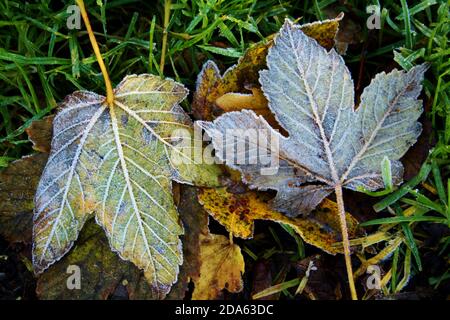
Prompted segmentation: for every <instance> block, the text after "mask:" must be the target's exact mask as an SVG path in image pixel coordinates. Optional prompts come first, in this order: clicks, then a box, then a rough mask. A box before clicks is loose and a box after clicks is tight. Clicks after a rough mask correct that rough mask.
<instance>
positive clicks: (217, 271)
mask: <svg viewBox="0 0 450 320" xmlns="http://www.w3.org/2000/svg"><path fill="white" fill-rule="evenodd" d="M200 239H201V246H200V260H201V262H202V264H201V267H200V276H199V277H198V278H194V279H193V280H194V284H195V289H194V292H193V293H192V299H193V300H211V299H216V298H217V297H218V296H219V294H220V292H221V291H222V290H223V289H227V290H228V291H229V292H232V293H236V292H240V291H241V290H242V288H243V281H242V274H243V273H244V269H245V264H244V257H243V256H242V253H241V249H240V248H239V246H237V245H236V244H233V243H230V241H229V239H228V238H227V237H225V236H222V235H217V234H209V235H201V236H200Z"/></svg>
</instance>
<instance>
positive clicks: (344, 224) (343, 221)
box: [334, 184, 358, 300]
mask: <svg viewBox="0 0 450 320" xmlns="http://www.w3.org/2000/svg"><path fill="white" fill-rule="evenodd" d="M334 192H335V193H336V201H337V204H338V210H339V222H340V224H341V232H342V243H343V246H344V257H345V266H346V269H347V277H348V284H349V286H350V293H351V296H352V300H358V296H357V294H356V289H355V281H354V279H353V269H352V260H351V258H350V242H349V240H348V230H347V220H346V217H345V208H344V198H343V196H342V185H341V184H337V185H336V186H335V188H334Z"/></svg>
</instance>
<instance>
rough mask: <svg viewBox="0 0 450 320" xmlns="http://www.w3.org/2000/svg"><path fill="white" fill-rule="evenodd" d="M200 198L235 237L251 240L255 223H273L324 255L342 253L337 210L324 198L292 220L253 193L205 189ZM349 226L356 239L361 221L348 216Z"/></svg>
mask: <svg viewBox="0 0 450 320" xmlns="http://www.w3.org/2000/svg"><path fill="white" fill-rule="evenodd" d="M198 198H199V201H200V203H201V204H202V205H203V207H204V208H205V209H206V211H208V213H209V214H210V215H211V216H212V217H213V218H214V219H215V220H217V221H218V222H219V223H220V224H221V225H223V226H224V227H225V228H226V229H227V231H228V232H231V233H232V234H233V236H235V237H240V238H243V239H249V238H252V237H253V231H254V222H255V220H270V221H274V222H277V223H283V224H286V225H289V226H290V227H292V228H293V230H294V231H295V232H297V233H298V234H299V235H300V236H301V237H302V238H303V240H304V241H305V242H307V243H309V244H311V245H313V246H316V247H318V248H320V249H322V250H324V251H325V252H328V253H330V254H336V253H341V252H342V246H336V243H339V242H341V241H342V238H341V234H340V225H339V215H338V208H337V204H336V203H335V202H333V201H331V200H328V199H324V201H323V202H322V203H321V204H320V206H319V207H317V208H316V209H315V210H314V211H313V213H312V214H311V215H308V216H304V217H299V218H289V217H287V216H285V215H284V214H281V213H279V212H277V211H274V210H273V209H271V208H270V205H269V204H268V203H267V202H268V198H267V197H264V194H261V193H257V192H254V191H247V192H245V193H241V194H235V193H231V192H229V191H227V189H226V188H202V189H200V192H199V195H198ZM347 224H348V231H349V234H350V236H351V237H354V236H356V235H357V226H358V221H356V219H355V218H353V217H352V216H351V215H350V214H349V213H347ZM333 244H334V245H333Z"/></svg>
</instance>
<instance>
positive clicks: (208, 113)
mask: <svg viewBox="0 0 450 320" xmlns="http://www.w3.org/2000/svg"><path fill="white" fill-rule="evenodd" d="M342 18H343V14H340V15H338V16H337V17H336V18H334V19H329V20H324V21H317V22H313V23H308V24H304V25H302V26H301V29H302V31H303V32H304V33H305V34H306V35H308V36H310V37H312V38H314V39H316V40H317V41H318V42H319V44H320V45H322V46H324V47H325V48H327V49H331V48H332V47H333V45H334V39H335V36H336V34H337V31H338V29H339V22H340V21H341V20H342ZM272 39H273V35H272V36H270V37H268V38H267V39H265V40H263V41H261V42H258V43H256V44H254V45H252V46H251V47H250V48H249V49H248V50H247V51H246V52H245V53H244V55H243V56H242V57H241V58H240V59H239V61H238V63H237V64H236V65H234V66H233V67H231V68H229V69H228V70H227V71H226V72H225V73H224V75H223V76H221V74H220V71H219V69H218V67H217V65H216V64H215V63H214V62H213V61H207V62H206V63H205V64H204V66H203V69H202V71H201V72H200V74H199V76H198V78H197V88H196V92H195V94H194V99H193V103H192V111H193V115H194V117H195V118H196V119H201V120H212V119H214V117H215V115H216V114H214V113H215V112H216V113H218V114H220V113H222V112H223V111H224V110H225V111H230V110H229V109H228V108H226V107H225V108H224V109H223V110H221V106H224V101H223V100H222V101H220V100H219V101H217V99H220V98H221V97H222V96H224V95H225V94H228V93H233V95H234V94H235V93H238V92H247V91H248V90H247V88H248V87H250V88H252V91H253V88H259V87H260V84H259V81H258V79H259V70H262V69H264V68H265V67H266V56H267V52H268V50H269V48H270V47H271V46H272V44H273V40H272ZM252 97H253V98H255V99H254V101H252V102H250V104H247V103H248V101H249V100H252V99H251V98H252ZM233 98H234V100H236V98H238V97H237V96H235V95H234V96H233ZM263 98H264V97H263ZM224 99H226V100H229V99H230V97H226V98H224ZM237 100H240V101H234V102H237V103H238V104H240V105H242V107H241V108H240V109H237V108H238V107H235V108H233V109H234V110H241V109H242V108H243V107H245V109H253V110H255V111H256V112H257V113H258V114H261V115H263V116H264V114H263V113H259V112H258V110H259V111H261V110H262V109H265V108H264V107H266V106H267V101H265V98H264V100H261V99H259V95H255V91H253V94H252V95H250V96H247V97H239V99H237ZM229 101H230V100H229ZM230 102H231V101H230ZM243 104H244V105H243ZM227 105H229V104H227ZM218 114H217V115H218Z"/></svg>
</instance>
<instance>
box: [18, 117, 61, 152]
mask: <svg viewBox="0 0 450 320" xmlns="http://www.w3.org/2000/svg"><path fill="white" fill-rule="evenodd" d="M54 118H55V116H53V115H51V116H47V117H45V118H43V119H40V120H34V121H33V122H31V125H30V126H29V127H28V128H27V129H26V130H25V132H26V133H27V135H28V139H29V140H30V141H31V142H32V143H33V149H34V150H36V151H39V152H44V153H49V152H50V147H51V141H52V125H53V119H54Z"/></svg>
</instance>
